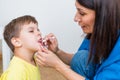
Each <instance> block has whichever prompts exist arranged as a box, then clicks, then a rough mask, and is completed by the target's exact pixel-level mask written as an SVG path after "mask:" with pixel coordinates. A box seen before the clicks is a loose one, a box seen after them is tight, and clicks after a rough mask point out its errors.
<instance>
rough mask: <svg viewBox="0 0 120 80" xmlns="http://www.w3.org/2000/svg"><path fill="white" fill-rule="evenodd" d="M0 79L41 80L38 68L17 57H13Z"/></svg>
mask: <svg viewBox="0 0 120 80" xmlns="http://www.w3.org/2000/svg"><path fill="white" fill-rule="evenodd" d="M1 80H41V78H40V70H39V68H38V67H37V66H34V65H32V64H30V63H28V62H26V61H24V60H22V59H20V58H18V57H15V56H14V57H13V58H12V60H11V62H10V65H9V67H8V69H7V70H6V71H5V72H4V73H3V74H2V75H1Z"/></svg>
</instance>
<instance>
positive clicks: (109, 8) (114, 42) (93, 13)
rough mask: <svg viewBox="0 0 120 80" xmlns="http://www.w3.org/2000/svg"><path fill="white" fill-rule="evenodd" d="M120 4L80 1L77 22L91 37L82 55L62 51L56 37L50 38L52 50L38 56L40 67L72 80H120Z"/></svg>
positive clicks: (117, 0)
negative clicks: (52, 70) (49, 68)
mask: <svg viewBox="0 0 120 80" xmlns="http://www.w3.org/2000/svg"><path fill="white" fill-rule="evenodd" d="M119 3H120V0H76V2H75V6H76V9H77V12H76V15H75V19H74V20H75V21H76V22H77V23H78V24H79V25H80V26H81V28H82V30H83V32H84V33H86V34H87V35H86V37H85V39H84V41H83V43H82V45H81V46H80V48H79V49H78V52H77V53H76V54H75V55H73V54H67V53H66V52H64V51H62V50H61V49H59V48H58V43H57V40H56V39H50V37H52V36H54V35H53V34H49V35H48V36H47V41H48V43H49V44H48V49H44V48H42V51H39V52H38V55H37V62H38V64H39V65H42V66H49V67H52V68H55V69H56V70H57V71H58V72H60V73H61V74H62V75H64V76H65V78H66V79H68V80H120V77H119V76H120V5H119ZM54 37H55V36H54ZM43 53H44V54H43ZM83 53H84V54H83ZM65 63H66V64H69V65H70V66H71V68H70V67H69V66H68V65H66V64H65Z"/></svg>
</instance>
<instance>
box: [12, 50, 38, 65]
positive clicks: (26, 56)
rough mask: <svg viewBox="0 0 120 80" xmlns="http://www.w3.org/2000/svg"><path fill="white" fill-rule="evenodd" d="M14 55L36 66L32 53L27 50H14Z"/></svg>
mask: <svg viewBox="0 0 120 80" xmlns="http://www.w3.org/2000/svg"><path fill="white" fill-rule="evenodd" d="M14 55H15V56H17V57H19V58H21V59H23V60H24V61H26V62H28V63H30V64H32V65H34V66H36V63H35V60H34V53H31V52H28V51H15V52H14Z"/></svg>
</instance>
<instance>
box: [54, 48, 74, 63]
mask: <svg viewBox="0 0 120 80" xmlns="http://www.w3.org/2000/svg"><path fill="white" fill-rule="evenodd" d="M56 55H57V56H58V57H59V58H60V59H61V60H62V61H63V62H64V63H66V64H67V65H70V62H71V60H72V57H73V56H74V54H72V53H66V52H64V51H63V50H60V49H59V50H58V51H57V52H56Z"/></svg>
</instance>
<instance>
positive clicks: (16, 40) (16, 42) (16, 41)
mask: <svg viewBox="0 0 120 80" xmlns="http://www.w3.org/2000/svg"><path fill="white" fill-rule="evenodd" d="M11 42H12V44H13V45H14V46H15V47H20V46H21V45H22V44H21V42H20V40H19V39H18V38H15V37H13V38H12V39H11Z"/></svg>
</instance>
